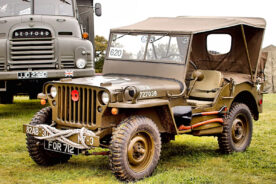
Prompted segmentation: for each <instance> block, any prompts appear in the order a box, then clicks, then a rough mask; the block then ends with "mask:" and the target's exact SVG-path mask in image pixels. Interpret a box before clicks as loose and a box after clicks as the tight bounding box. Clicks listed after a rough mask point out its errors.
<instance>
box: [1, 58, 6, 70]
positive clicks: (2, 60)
mask: <svg viewBox="0 0 276 184" xmlns="http://www.w3.org/2000/svg"><path fill="white" fill-rule="evenodd" d="M4 70H5V61H4V58H0V71H4Z"/></svg>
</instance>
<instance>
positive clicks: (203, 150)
mask: <svg viewBox="0 0 276 184" xmlns="http://www.w3.org/2000/svg"><path fill="white" fill-rule="evenodd" d="M40 108H41V106H40V103H39V101H38V100H28V98H27V97H16V98H15V104H13V105H0V126H1V128H0V183H1V184H5V183H20V184H21V183H22V184H23V183H28V184H30V183H66V184H71V183H72V184H73V183H74V184H75V183H89V184H90V183H112V184H115V183H119V181H118V180H117V179H116V178H115V177H114V176H113V175H112V173H111V170H110V169H109V163H108V158H107V157H105V156H90V157H86V156H73V158H72V159H71V160H70V161H69V163H67V164H61V165H56V166H52V167H40V166H38V165H36V164H35V163H34V162H33V161H32V160H31V158H30V157H29V155H28V152H27V149H26V144H25V135H24V134H23V133H22V125H23V124H26V123H28V122H29V121H30V120H31V118H32V116H33V115H34V114H35V112H37V111H38V110H39V109H40ZM161 154H162V156H161V159H160V162H159V164H158V167H157V168H156V170H155V172H154V173H153V176H152V177H150V178H146V179H144V180H142V181H139V182H137V183H170V184H171V183H235V184H237V183H262V184H264V183H274V184H275V183H276V95H266V96H265V98H264V113H262V114H261V116H260V120H259V121H258V122H255V123H254V134H253V139H252V143H251V146H250V147H249V149H248V150H247V151H246V152H244V153H234V154H231V155H222V154H220V153H219V152H218V144H217V140H216V138H214V137H192V136H187V135H182V136H177V138H176V141H172V143H171V144H169V145H167V146H165V147H163V148H162V153H161Z"/></svg>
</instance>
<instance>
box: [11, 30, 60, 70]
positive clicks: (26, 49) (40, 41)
mask: <svg viewBox="0 0 276 184" xmlns="http://www.w3.org/2000/svg"><path fill="white" fill-rule="evenodd" d="M40 31H41V32H43V30H33V31H32V30H27V31H24V30H23V31H20V30H19V31H16V32H15V33H16V34H17V35H18V34H19V33H21V32H22V33H21V34H23V35H24V33H25V32H26V33H28V35H30V34H31V33H32V35H34V34H35V33H36V32H40ZM15 33H14V34H15ZM55 62H56V61H55V51H54V40H53V39H52V36H51V35H50V34H49V36H48V37H45V36H44V37H42V36H41V35H38V36H36V37H35V36H29V37H16V36H13V39H12V40H11V41H10V61H9V63H10V64H11V69H24V68H27V69H28V68H38V69H40V68H55Z"/></svg>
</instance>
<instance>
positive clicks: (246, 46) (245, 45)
mask: <svg viewBox="0 0 276 184" xmlns="http://www.w3.org/2000/svg"><path fill="white" fill-rule="evenodd" d="M241 30H242V37H243V42H244V47H245V51H246V55H247V61H248V66H249V69H250V75H251V80H252V82H253V81H254V79H253V73H252V66H251V59H250V55H249V51H248V45H247V40H246V36H245V32H244V27H243V25H241Z"/></svg>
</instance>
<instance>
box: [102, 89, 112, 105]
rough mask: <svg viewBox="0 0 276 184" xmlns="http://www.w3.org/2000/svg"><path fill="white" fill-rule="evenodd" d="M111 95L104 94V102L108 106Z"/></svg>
mask: <svg viewBox="0 0 276 184" xmlns="http://www.w3.org/2000/svg"><path fill="white" fill-rule="evenodd" d="M109 100H110V98H109V94H108V93H107V92H103V93H102V102H103V103H104V104H105V105H107V104H108V103H109Z"/></svg>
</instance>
